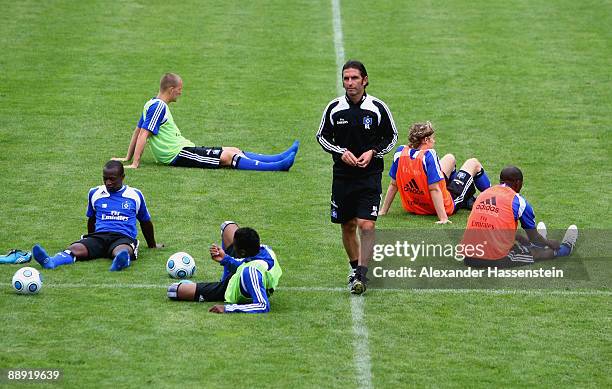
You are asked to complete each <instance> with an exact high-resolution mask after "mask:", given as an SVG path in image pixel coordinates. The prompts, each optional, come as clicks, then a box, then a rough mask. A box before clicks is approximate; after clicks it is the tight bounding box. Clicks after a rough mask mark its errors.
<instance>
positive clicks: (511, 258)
mask: <svg viewBox="0 0 612 389" xmlns="http://www.w3.org/2000/svg"><path fill="white" fill-rule="evenodd" d="M499 180H500V184H499V185H495V186H492V187H491V188H489V189H487V190H485V191H484V192H482V193H481V194H480V195H479V196H478V198H477V199H476V202H475V203H474V207H473V208H472V212H471V213H470V217H469V218H468V221H467V227H466V230H465V233H464V235H463V240H462V242H461V243H462V244H463V247H464V248H466V247H470V251H471V253H468V252H467V251H466V252H465V256H466V258H465V259H464V263H465V265H467V266H472V267H513V266H521V265H529V264H532V263H534V262H535V261H538V260H543V259H551V258H555V257H564V256H568V255H570V254H571V253H572V251H573V250H574V246H575V245H576V240H577V238H578V228H577V227H576V226H575V225H573V224H572V225H571V226H569V228H568V229H567V232H566V233H565V236H564V237H563V241H562V242H561V244H560V243H559V242H558V241H556V240H552V239H547V233H546V226H545V225H544V223H539V224H538V226H537V228H536V224H535V214H534V212H533V208H532V207H531V205H530V204H529V203H528V202H527V200H525V199H524V198H523V197H522V196H521V195H520V194H519V192H520V191H521V188H522V187H523V173H522V172H521V170H520V169H519V168H517V167H515V166H508V167H506V168H504V169H503V170H502V171H501V174H500V175H499ZM519 221H520V223H521V227H522V228H523V229H524V230H525V233H526V234H527V237H525V236H523V235H521V234H520V233H518V232H517V229H518V222H519Z"/></svg>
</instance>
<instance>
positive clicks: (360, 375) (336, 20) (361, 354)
mask: <svg viewBox="0 0 612 389" xmlns="http://www.w3.org/2000/svg"><path fill="white" fill-rule="evenodd" d="M331 6H332V21H333V26H334V47H335V49H336V69H337V74H338V75H337V76H336V77H337V78H336V91H337V92H338V96H341V95H343V94H344V87H343V84H342V75H341V70H342V66H343V65H344V37H343V35H342V17H341V15H340V0H331ZM343 292H345V293H348V291H347V290H346V289H344V290H343ZM364 301H365V300H364V298H363V297H361V296H351V318H352V321H353V353H354V361H355V369H356V370H357V371H356V373H357V380H358V382H357V383H358V386H359V387H361V388H372V365H371V363H370V346H369V341H368V327H367V326H366V323H365V320H364V316H365V311H364V305H365V303H364Z"/></svg>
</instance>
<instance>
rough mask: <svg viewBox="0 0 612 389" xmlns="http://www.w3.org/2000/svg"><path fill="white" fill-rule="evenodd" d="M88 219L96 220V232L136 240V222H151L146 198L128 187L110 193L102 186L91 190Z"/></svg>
mask: <svg viewBox="0 0 612 389" xmlns="http://www.w3.org/2000/svg"><path fill="white" fill-rule="evenodd" d="M86 215H87V217H94V216H95V218H96V230H95V231H96V232H118V233H121V234H124V235H127V236H129V237H131V238H133V239H136V235H138V231H137V230H136V220H138V221H141V222H146V221H149V220H151V215H150V214H149V210H148V209H147V204H146V203H145V199H144V196H143V195H142V192H140V191H139V190H138V189H136V188H131V187H129V186H127V185H124V186H123V187H121V189H120V190H118V191H117V192H109V191H108V190H107V189H106V186H104V185H100V186H98V187H95V188H91V189H90V190H89V201H88V203H87V213H86Z"/></svg>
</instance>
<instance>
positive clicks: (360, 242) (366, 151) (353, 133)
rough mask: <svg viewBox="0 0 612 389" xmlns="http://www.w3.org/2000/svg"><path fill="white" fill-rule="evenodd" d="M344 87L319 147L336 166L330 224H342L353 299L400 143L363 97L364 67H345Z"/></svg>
mask: <svg viewBox="0 0 612 389" xmlns="http://www.w3.org/2000/svg"><path fill="white" fill-rule="evenodd" d="M342 82H343V86H344V89H345V90H346V94H345V95H344V96H340V97H338V98H336V99H334V100H332V101H331V102H330V103H329V104H328V105H327V107H326V108H325V111H324V112H323V118H322V119H321V125H320V127H319V131H318V132H317V141H318V142H319V143H320V144H321V147H323V149H324V150H325V151H327V152H328V153H330V154H332V157H333V160H334V169H333V172H334V177H333V184H332V196H331V220H332V222H333V223H340V224H342V243H343V244H344V249H345V250H346V253H347V255H348V259H349V263H350V265H351V273H350V274H349V288H350V290H351V293H354V294H361V293H363V292H365V289H366V273H367V271H368V268H367V266H368V262H369V260H370V258H371V257H372V250H373V245H374V229H375V223H376V219H377V217H378V208H379V206H380V195H381V193H382V187H381V179H382V172H383V169H384V162H383V156H384V155H385V154H386V153H388V152H389V151H391V149H392V148H393V146H394V145H395V142H397V130H396V128H395V123H394V122H393V116H391V112H390V111H389V108H387V105H386V104H385V103H384V102H382V101H381V100H379V99H377V98H376V97H373V96H370V95H368V94H366V93H365V88H366V87H367V86H368V73H367V71H366V69H365V66H364V65H363V64H362V63H361V62H359V61H348V62H347V63H345V64H344V66H343V67H342ZM358 228H359V238H360V239H358V238H357V229H358Z"/></svg>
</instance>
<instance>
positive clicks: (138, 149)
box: [126, 128, 151, 169]
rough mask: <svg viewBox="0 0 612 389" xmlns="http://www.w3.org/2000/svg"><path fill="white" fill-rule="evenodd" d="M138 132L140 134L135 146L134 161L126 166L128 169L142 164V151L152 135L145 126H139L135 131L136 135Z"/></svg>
mask: <svg viewBox="0 0 612 389" xmlns="http://www.w3.org/2000/svg"><path fill="white" fill-rule="evenodd" d="M136 132H138V135H137V136H136V145H135V146H134V155H133V161H132V164H131V165H128V166H126V168H128V169H137V168H138V166H139V165H140V157H142V153H143V152H144V148H145V146H146V144H147V139H148V138H149V136H150V135H151V133H150V132H149V131H147V130H145V129H143V128H137V129H136V131H134V133H135V135H136Z"/></svg>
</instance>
